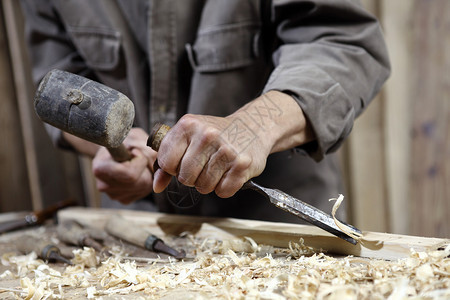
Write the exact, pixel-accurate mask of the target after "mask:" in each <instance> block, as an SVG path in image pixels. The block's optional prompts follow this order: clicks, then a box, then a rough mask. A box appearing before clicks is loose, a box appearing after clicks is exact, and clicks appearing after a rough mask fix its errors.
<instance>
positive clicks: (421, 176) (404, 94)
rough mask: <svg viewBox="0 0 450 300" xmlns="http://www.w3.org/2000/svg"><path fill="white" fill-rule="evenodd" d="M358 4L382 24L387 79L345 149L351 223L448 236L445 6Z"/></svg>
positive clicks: (448, 20)
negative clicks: (388, 66)
mask: <svg viewBox="0 0 450 300" xmlns="http://www.w3.org/2000/svg"><path fill="white" fill-rule="evenodd" d="M362 2H363V5H364V6H365V7H366V8H367V9H368V10H370V11H371V12H373V13H374V14H375V15H377V17H378V18H379V20H380V22H381V25H382V27H383V30H384V33H385V37H386V43H387V45H388V49H389V53H390V58H391V64H392V74H391V77H390V78H389V80H388V82H387V84H386V85H385V86H384V88H383V90H382V92H381V93H380V95H379V96H378V97H377V99H375V100H374V101H375V102H373V103H372V104H371V105H370V106H369V108H368V109H367V111H366V112H365V113H364V114H363V115H362V116H361V118H359V119H358V120H357V121H356V123H355V128H354V130H353V132H352V134H351V136H350V138H349V139H348V140H347V142H346V145H345V147H344V149H343V152H344V154H343V157H344V165H345V169H346V170H347V172H346V178H347V185H348V191H349V198H350V200H351V205H350V207H351V211H350V213H351V216H352V219H353V222H354V223H355V225H357V226H359V227H361V228H362V229H364V230H376V231H387V232H395V233H404V234H413V235H422V236H434V237H450V34H449V32H450V31H449V30H450V2H449V1H447V0H428V1H427V0H396V1H389V0H380V1H377V0H363V1H362Z"/></svg>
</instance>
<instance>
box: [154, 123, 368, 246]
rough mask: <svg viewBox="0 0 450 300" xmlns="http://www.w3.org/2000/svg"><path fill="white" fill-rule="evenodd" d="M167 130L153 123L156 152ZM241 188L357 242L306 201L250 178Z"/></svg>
mask: <svg viewBox="0 0 450 300" xmlns="http://www.w3.org/2000/svg"><path fill="white" fill-rule="evenodd" d="M169 130H170V127H169V126H168V125H165V124H160V123H157V124H155V125H154V127H153V129H152V132H151V133H150V136H149V138H148V141H147V146H149V147H151V148H152V149H153V150H155V151H156V152H158V150H159V146H160V145H161V142H162V140H163V138H164V136H165V135H166V134H167V132H169ZM157 168H159V166H158V163H157V161H156V162H155V165H154V170H156V169H157ZM242 189H252V190H255V191H258V192H259V193H261V194H262V195H264V196H265V197H266V198H267V199H268V200H269V201H270V202H271V203H272V204H273V205H275V206H276V207H278V208H281V209H283V210H285V211H287V212H289V213H291V214H293V215H295V216H297V217H299V218H301V219H303V220H305V221H307V222H309V223H311V224H313V225H315V226H317V227H319V228H322V229H324V230H326V231H328V232H329V233H331V234H334V235H335V236H337V237H339V238H341V239H343V240H345V241H347V242H350V243H352V244H354V245H356V243H357V240H355V239H354V238H353V237H351V236H349V235H348V234H347V233H345V232H344V231H342V230H341V229H340V228H339V227H338V226H337V225H336V223H335V221H334V219H333V217H332V216H330V215H329V214H326V213H324V212H323V211H321V210H319V209H317V208H316V207H314V206H312V205H310V204H308V203H305V202H303V201H301V200H299V199H296V198H294V197H292V196H290V195H288V194H286V193H284V192H282V191H280V190H277V189H271V188H266V187H263V186H261V185H259V184H257V183H255V182H253V181H252V180H249V181H247V182H246V183H245V184H244V186H243V187H242ZM195 193H198V192H197V191H196V190H195V188H190V190H189V194H191V195H192V194H195ZM191 198H192V201H193V202H195V201H196V199H199V197H191ZM341 223H343V224H344V225H346V226H348V228H349V230H351V231H352V232H353V233H355V235H356V236H359V235H361V231H360V230H359V229H357V228H355V227H354V226H351V225H349V224H346V223H344V222H342V221H341Z"/></svg>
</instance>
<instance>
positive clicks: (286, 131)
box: [230, 91, 315, 155]
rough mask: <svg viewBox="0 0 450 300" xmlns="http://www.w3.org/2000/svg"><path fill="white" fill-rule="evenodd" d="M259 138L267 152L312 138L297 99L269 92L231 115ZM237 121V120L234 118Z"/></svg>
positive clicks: (282, 148)
mask: <svg viewBox="0 0 450 300" xmlns="http://www.w3.org/2000/svg"><path fill="white" fill-rule="evenodd" d="M230 117H232V118H233V119H234V120H237V119H239V120H241V122H242V123H243V124H244V125H245V127H247V130H248V131H249V132H251V133H252V134H253V136H254V137H255V138H257V139H259V140H260V142H261V144H262V145H263V148H264V149H265V150H266V151H267V152H268V153H267V155H268V154H271V153H274V152H279V151H283V150H287V149H290V148H294V147H297V146H300V145H302V144H305V143H307V142H310V141H312V140H314V138H315V137H314V133H313V131H312V130H311V127H310V125H309V123H308V120H307V119H306V117H305V115H304V113H303V111H302V109H301V108H300V106H299V104H298V103H297V101H296V100H295V99H294V98H293V97H292V96H290V95H288V94H286V93H282V92H279V91H269V92H267V93H265V94H263V95H261V96H260V97H258V98H256V99H255V100H253V101H252V102H250V103H248V104H247V105H245V106H244V107H242V108H241V109H239V110H238V111H236V112H235V113H234V114H232V115H230ZM235 122H237V121H235Z"/></svg>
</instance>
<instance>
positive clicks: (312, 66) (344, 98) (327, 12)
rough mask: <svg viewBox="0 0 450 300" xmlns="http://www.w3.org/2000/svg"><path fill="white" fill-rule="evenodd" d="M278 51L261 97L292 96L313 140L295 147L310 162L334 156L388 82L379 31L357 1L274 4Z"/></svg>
mask: <svg viewBox="0 0 450 300" xmlns="http://www.w3.org/2000/svg"><path fill="white" fill-rule="evenodd" d="M272 22H273V23H274V25H275V28H276V36H277V39H278V41H279V47H277V48H276V51H275V52H274V54H273V62H274V65H275V69H274V71H273V72H272V74H271V76H270V78H269V80H268V82H267V84H266V86H265V88H264V92H267V91H269V90H279V91H283V92H286V93H288V94H290V95H292V96H293V97H294V98H295V99H296V100H297V101H298V104H299V105H300V107H301V108H302V110H303V111H304V113H305V115H306V117H307V119H308V120H309V122H310V124H311V126H312V129H313V130H314V132H315V134H316V137H317V140H316V141H314V142H312V143H309V144H307V145H304V146H302V147H300V149H303V150H305V151H306V152H307V153H308V154H309V155H310V156H311V157H313V158H314V159H315V160H321V159H322V158H323V157H324V156H325V155H326V154H327V153H330V152H332V151H334V150H336V149H337V148H338V147H339V145H340V144H341V143H342V142H343V140H344V139H345V138H346V137H347V136H348V134H349V133H350V131H351V129H352V126H353V122H354V120H355V118H356V117H357V116H358V115H360V114H361V113H362V111H363V110H364V109H365V108H366V107H367V105H368V104H369V103H370V101H371V100H372V99H373V97H374V96H375V95H376V93H377V92H378V91H379V90H380V88H381V86H382V84H383V83H384V81H385V80H386V79H387V77H388V76H389V72H390V65H389V60H388V55H387V50H386V46H385V43H384V39H383V35H382V32H381V29H380V25H379V23H378V22H377V20H376V19H375V18H374V17H373V16H371V15H370V14H369V13H368V12H366V11H365V10H364V9H363V8H362V7H361V5H360V4H359V3H358V2H357V1H350V0H339V1H338V0H334V1H327V0H317V1H292V0H274V2H273V4H272Z"/></svg>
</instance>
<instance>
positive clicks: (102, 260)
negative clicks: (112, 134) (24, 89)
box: [0, 208, 450, 299]
mask: <svg viewBox="0 0 450 300" xmlns="http://www.w3.org/2000/svg"><path fill="white" fill-rule="evenodd" d="M116 214H120V215H121V216H122V217H124V218H126V219H128V220H131V221H133V222H135V224H136V226H140V227H141V228H145V229H146V230H147V231H148V232H149V233H153V234H156V235H158V236H159V237H161V238H163V240H164V241H165V242H166V243H167V244H169V245H170V246H172V247H174V248H183V249H184V250H185V251H186V252H187V256H186V258H185V259H184V260H182V261H176V260H174V259H173V258H169V257H168V256H165V255H162V254H159V255H158V254H155V253H152V252H149V251H146V250H143V249H140V248H138V247H135V246H132V245H129V244H127V243H125V242H120V241H118V240H117V239H115V238H113V237H110V236H109V237H107V238H106V240H105V243H104V244H105V245H106V246H107V247H108V248H109V249H113V250H112V252H113V256H112V257H107V256H105V255H104V254H98V253H97V259H98V260H99V261H98V264H97V265H94V266H87V265H86V264H85V263H83V262H82V261H80V260H79V259H78V263H77V264H76V265H75V266H67V265H65V264H61V263H48V264H45V263H42V262H41V263H42V264H39V260H36V259H34V258H33V257H32V256H31V255H28V256H24V255H21V254H20V253H17V251H15V249H14V240H15V238H16V237H18V236H21V235H24V234H32V235H35V236H42V237H51V238H53V241H54V242H55V243H57V242H58V240H57V239H56V238H55V237H56V234H55V225H52V224H49V225H46V226H43V227H40V228H34V229H27V230H22V231H16V232H12V233H8V234H4V235H2V236H0V254H1V255H2V265H1V266H0V299H16V297H18V298H26V297H27V295H28V296H30V297H32V295H33V292H32V290H33V288H34V289H36V290H35V292H34V297H36V299H39V297H37V295H38V294H39V293H41V294H42V297H43V298H44V297H50V298H60V297H62V298H64V299H66V298H70V299H74V298H80V299H85V298H86V297H88V296H91V297H93V298H100V297H101V298H102V299H116V298H117V299H137V298H139V297H143V298H145V299H147V298H150V299H152V298H155V299H159V298H165V297H166V298H170V299H173V298H180V299H181V298H182V299H187V298H191V299H210V298H212V297H215V298H227V299H236V298H242V297H254V298H256V299H258V298H262V299H263V298H270V299H275V298H279V299H293V298H296V297H299V298H312V299H315V298H317V299H319V298H322V299H343V298H342V297H349V298H353V299H357V298H373V297H381V298H387V297H388V296H390V295H397V296H402V297H409V296H417V295H419V296H427V297H430V298H436V299H439V298H442V297H450V258H448V255H449V254H450V247H448V244H449V240H446V239H434V238H420V237H412V236H401V235H392V234H382V233H374V232H368V233H365V237H364V238H365V240H363V241H362V242H360V243H359V244H358V245H356V246H353V245H351V244H349V243H347V242H345V241H342V240H340V239H339V238H336V237H334V236H332V235H330V234H328V233H326V232H324V231H323V230H321V229H319V228H316V227H312V226H306V225H294V224H285V223H272V222H261V221H250V220H238V219H217V218H199V217H187V216H174V215H165V214H159V213H149V212H139V211H128V210H111V209H87V208H69V209H65V210H62V211H60V212H59V214H58V220H59V222H61V221H67V220H70V219H76V220H77V221H78V222H80V223H82V224H84V225H86V226H89V227H92V228H100V229H101V228H103V227H104V226H105V224H106V222H107V221H108V219H109V218H111V217H114V216H115V215H116ZM129 230H132V228H130V229H129ZM58 245H59V246H60V248H61V250H62V252H63V254H64V255H69V254H70V253H71V251H72V250H74V249H76V248H75V247H69V246H67V245H63V244H58ZM113 245H115V246H114V247H113ZM320 249H322V251H320ZM78 251H79V253H78V254H77V255H78V256H77V257H79V256H80V255H85V256H86V257H87V255H91V258H92V251H91V252H89V250H85V251H84V252H83V251H81V250H78ZM130 257H131V258H130ZM21 261H27V262H28V264H29V265H30V267H29V268H28V269H27V268H25V267H24V263H21ZM73 261H75V260H73ZM39 265H40V267H39ZM58 272H59V273H58ZM30 299H31V298H30ZM33 299H35V298H33Z"/></svg>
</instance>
